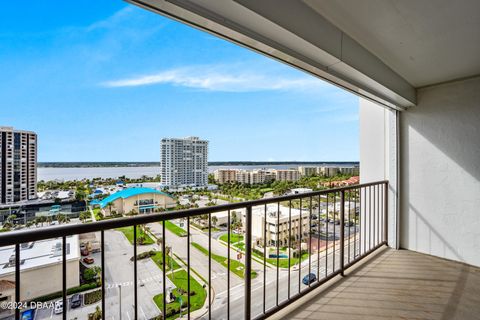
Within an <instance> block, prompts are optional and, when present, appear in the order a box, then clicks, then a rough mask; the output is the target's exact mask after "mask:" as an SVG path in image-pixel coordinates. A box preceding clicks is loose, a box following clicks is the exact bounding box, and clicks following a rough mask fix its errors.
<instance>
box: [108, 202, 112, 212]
mask: <svg viewBox="0 0 480 320" xmlns="http://www.w3.org/2000/svg"><path fill="white" fill-rule="evenodd" d="M112 206H113V204H112V203H111V202H109V203H107V207H108V212H110V214H112Z"/></svg>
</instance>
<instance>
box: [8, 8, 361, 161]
mask: <svg viewBox="0 0 480 320" xmlns="http://www.w3.org/2000/svg"><path fill="white" fill-rule="evenodd" d="M358 104H359V100H358V97H356V96H355V95H353V94H351V93H348V92H346V91H344V90H342V89H340V88H337V87H335V86H333V85H331V84H328V83H326V82H324V81H322V80H320V79H318V78H314V77H312V76H310V75H308V74H306V73H304V72H302V71H299V70H296V69H294V68H291V67H289V66H286V65H284V64H282V63H279V62H277V61H274V60H272V59H270V58H267V57H264V56H262V55H259V54H257V53H255V52H253V51H250V50H248V49H245V48H242V47H240V46H238V45H235V44H232V43H230V42H227V41H225V40H222V39H219V38H216V37H214V36H212V35H209V34H208V33H205V32H202V31H199V30H196V29H193V28H191V27H189V26H186V25H183V24H181V23H178V22H175V21H173V20H170V19H168V18H165V17H163V16H160V15H157V14H154V13H152V12H149V11H146V10H143V9H140V8H138V7H136V6H133V5H131V4H127V3H125V2H123V1H113V0H109V1H93V0H88V1H87V0H83V1H54V0H49V1H48V0H36V1H31V2H29V5H28V6H23V5H19V4H18V3H16V2H14V1H10V2H6V3H4V4H3V5H2V10H1V11H0V126H13V127H15V128H18V129H23V130H32V131H35V132H36V133H37V134H38V141H39V145H38V158H39V161H41V162H45V161H159V159H160V150H159V149H160V139H161V138H163V137H185V136H199V137H201V138H203V139H207V140H209V141H210V144H209V160H210V161H358V158H359V146H358V144H359V142H358V141H359V128H358Z"/></svg>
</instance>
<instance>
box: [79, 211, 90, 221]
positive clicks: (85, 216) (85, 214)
mask: <svg viewBox="0 0 480 320" xmlns="http://www.w3.org/2000/svg"><path fill="white" fill-rule="evenodd" d="M79 218H80V221H82V222H83V223H84V222H85V221H86V220H87V219H88V218H90V212H88V211H84V212H81V213H80V216H79Z"/></svg>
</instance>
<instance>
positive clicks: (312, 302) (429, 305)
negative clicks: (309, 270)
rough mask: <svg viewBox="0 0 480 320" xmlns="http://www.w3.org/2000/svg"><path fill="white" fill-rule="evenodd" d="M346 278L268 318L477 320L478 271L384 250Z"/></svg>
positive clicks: (479, 305) (479, 313) (479, 314)
mask: <svg viewBox="0 0 480 320" xmlns="http://www.w3.org/2000/svg"><path fill="white" fill-rule="evenodd" d="M345 275H346V276H345V277H344V278H341V277H337V278H335V279H336V280H335V279H332V281H330V282H327V283H326V284H324V285H323V286H321V287H319V288H318V289H315V290H314V291H312V292H311V293H309V294H308V295H306V296H305V297H303V298H302V299H300V300H299V301H297V302H295V303H293V304H292V305H291V306H289V307H287V308H286V309H284V310H282V311H281V312H279V313H277V314H276V315H275V316H273V317H271V319H328V320H335V319H348V320H355V319H435V320H437V319H438V320H440V319H442V320H451V319H462V320H468V319H480V268H475V267H470V266H467V265H465V264H461V263H457V262H452V261H447V260H444V259H440V258H436V257H432V256H428V255H424V254H421V253H416V252H413V251H408V250H392V249H389V248H386V247H384V248H382V249H379V250H377V252H376V253H373V254H372V255H371V257H368V258H365V261H361V262H360V263H358V264H357V265H355V266H353V267H352V268H351V269H349V270H348V272H346V273H345ZM332 282H333V283H332Z"/></svg>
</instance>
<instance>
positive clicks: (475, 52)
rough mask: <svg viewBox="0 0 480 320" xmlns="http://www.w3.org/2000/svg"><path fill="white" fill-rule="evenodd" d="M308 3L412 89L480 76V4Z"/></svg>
mask: <svg viewBox="0 0 480 320" xmlns="http://www.w3.org/2000/svg"><path fill="white" fill-rule="evenodd" d="M305 3H307V4H308V5H309V6H310V7H311V8H313V10H315V11H316V12H318V13H319V14H321V15H322V16H323V17H325V18H326V19H327V20H329V21H330V22H331V23H333V24H334V25H336V26H337V27H338V28H339V29H341V30H342V31H343V32H345V33H346V34H348V35H349V36H350V37H352V38H353V39H355V40H356V41H357V42H359V43H360V44H361V45H362V46H363V47H365V48H366V49H367V50H369V51H370V52H372V53H373V54H374V55H376V56H377V57H379V58H380V60H382V61H383V62H384V63H385V64H387V65H388V66H389V67H390V68H392V69H393V70H394V71H395V72H396V73H398V74H399V75H400V76H402V77H403V78H404V79H405V80H407V81H408V82H409V83H410V84H412V85H413V86H414V87H423V86H428V85H432V84H436V83H441V82H445V81H451V80H454V79H459V78H464V77H470V76H475V75H479V74H480V1H477V0H456V1H452V0H434V1H426V0H425V1H415V0H362V1H358V0H337V1H329V0H305Z"/></svg>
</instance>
